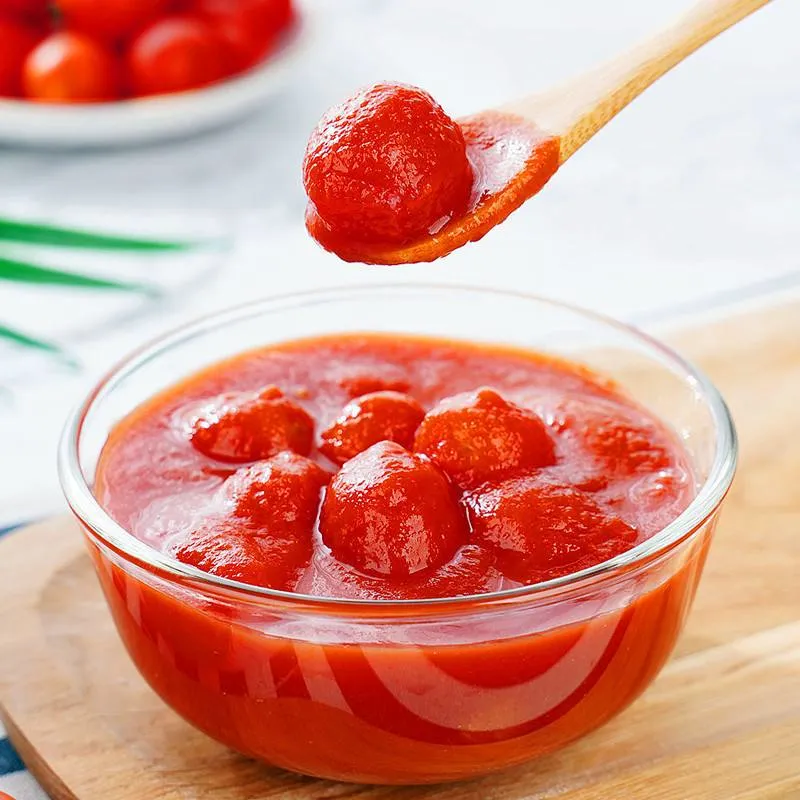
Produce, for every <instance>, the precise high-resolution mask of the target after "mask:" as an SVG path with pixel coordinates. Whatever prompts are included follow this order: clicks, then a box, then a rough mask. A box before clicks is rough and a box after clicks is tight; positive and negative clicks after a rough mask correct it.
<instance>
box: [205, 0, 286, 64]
mask: <svg viewBox="0 0 800 800" xmlns="http://www.w3.org/2000/svg"><path fill="white" fill-rule="evenodd" d="M195 11H196V13H198V14H199V15H200V16H201V17H203V18H204V19H205V20H207V21H208V22H209V23H210V24H211V25H213V26H214V28H215V29H216V30H217V31H218V32H219V33H220V35H221V36H222V38H223V39H224V40H225V43H226V45H227V47H228V48H229V51H230V56H231V59H232V64H233V69H234V70H236V71H237V72H238V71H241V70H245V69H248V68H249V67H252V66H253V65H254V64H256V63H258V62H259V61H262V60H263V59H264V58H265V57H266V56H267V54H268V53H269V52H270V51H271V50H272V49H273V48H274V47H275V45H276V43H277V41H278V38H279V36H280V34H281V33H282V32H283V31H284V30H285V29H286V28H287V27H288V26H289V25H290V24H291V22H292V20H293V18H294V11H293V8H292V4H291V2H290V0H196V2H195Z"/></svg>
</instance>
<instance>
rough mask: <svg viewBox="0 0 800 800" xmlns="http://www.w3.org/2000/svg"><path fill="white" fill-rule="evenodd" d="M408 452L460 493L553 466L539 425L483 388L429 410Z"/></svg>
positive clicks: (552, 454) (550, 448) (525, 412)
mask: <svg viewBox="0 0 800 800" xmlns="http://www.w3.org/2000/svg"><path fill="white" fill-rule="evenodd" d="M414 449H415V450H416V451H417V452H420V453H425V455H427V456H428V457H429V458H431V459H432V460H433V461H435V462H436V463H437V464H438V465H439V466H440V467H441V468H442V469H443V470H444V471H445V472H446V473H447V474H448V475H449V476H450V477H451V478H452V479H453V481H454V482H455V483H456V484H458V485H459V486H460V487H461V488H462V489H465V488H468V487H470V486H475V485H477V484H479V483H482V482H483V481H487V480H490V479H494V480H496V479H498V478H501V477H506V476H508V475H511V474H513V473H514V472H517V471H520V470H526V469H536V468H538V467H548V466H550V465H551V464H553V463H554V462H555V446H554V444H553V440H552V439H551V437H550V434H549V433H548V431H547V427H546V426H545V424H544V422H542V420H541V419H540V418H539V417H538V416H537V415H536V414H534V413H533V411H529V410H528V409H525V408H520V407H519V406H516V405H514V404H513V403H510V402H509V401H508V400H506V399H505V398H503V397H502V396H501V395H499V394H498V393H497V392H496V391H494V389H489V388H487V387H484V388H482V389H478V390H477V391H475V392H469V393H467V394H459V395H454V396H453V397H448V398H447V399H445V400H442V402H441V403H439V405H438V406H436V407H435V408H433V409H431V411H429V412H428V414H427V415H426V417H425V419H424V420H422V424H421V425H420V426H419V428H418V429H417V434H416V437H415V440H414Z"/></svg>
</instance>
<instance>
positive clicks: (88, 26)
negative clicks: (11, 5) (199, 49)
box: [0, 0, 171, 41]
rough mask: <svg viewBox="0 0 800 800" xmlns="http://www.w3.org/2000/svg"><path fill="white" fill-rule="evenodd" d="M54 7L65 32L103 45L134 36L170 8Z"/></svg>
mask: <svg viewBox="0 0 800 800" xmlns="http://www.w3.org/2000/svg"><path fill="white" fill-rule="evenodd" d="M2 1H3V0H0V2H2ZM16 2H22V0H16ZM31 2H32V0H31ZM57 4H58V9H59V11H61V13H62V14H63V16H64V20H65V22H66V24H67V27H68V28H70V29H75V30H79V31H82V32H83V33H87V34H89V35H90V36H94V37H96V38H99V39H104V40H106V41H117V40H120V39H124V38H126V37H128V36H131V35H133V34H135V33H136V32H137V31H139V30H141V29H142V28H143V27H144V26H145V25H147V24H149V23H150V22H153V21H154V20H155V19H157V18H158V17H159V16H161V15H163V14H165V13H166V12H167V11H168V10H169V8H170V6H171V3H170V0H57Z"/></svg>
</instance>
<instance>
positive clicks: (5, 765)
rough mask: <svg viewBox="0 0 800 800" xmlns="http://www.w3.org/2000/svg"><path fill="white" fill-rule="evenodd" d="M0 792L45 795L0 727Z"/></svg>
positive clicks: (22, 797)
mask: <svg viewBox="0 0 800 800" xmlns="http://www.w3.org/2000/svg"><path fill="white" fill-rule="evenodd" d="M19 527H20V525H11V526H6V527H4V528H0V537H3V536H5V535H6V534H8V533H11V531H13V530H15V529H16V528H19ZM0 792H5V793H6V794H8V795H9V796H10V797H14V798H16V800H43V799H44V798H46V795H45V794H44V792H43V791H42V789H41V787H40V786H39V785H38V784H37V783H36V781H35V780H34V779H33V776H32V775H30V774H29V773H28V772H27V771H26V769H25V764H23V763H22V759H21V758H20V757H19V754H18V753H17V751H16V750H15V749H14V748H13V747H12V746H11V742H10V741H9V740H8V737H7V736H6V733H5V730H4V729H3V727H2V725H0Z"/></svg>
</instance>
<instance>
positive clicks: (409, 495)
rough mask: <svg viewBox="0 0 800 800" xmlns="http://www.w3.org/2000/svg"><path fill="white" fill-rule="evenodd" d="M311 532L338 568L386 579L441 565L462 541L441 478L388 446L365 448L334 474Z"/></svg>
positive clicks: (462, 530)
mask: <svg viewBox="0 0 800 800" xmlns="http://www.w3.org/2000/svg"><path fill="white" fill-rule="evenodd" d="M319 529H320V533H321V534H322V540H323V541H324V542H325V544H326V545H328V547H330V549H331V552H332V553H333V555H334V556H335V557H336V558H338V559H339V561H344V562H345V563H347V564H351V565H352V566H354V567H356V569H359V570H361V571H362V572H365V573H367V574H368V575H376V576H378V577H390V578H407V577H408V576H410V575H414V574H415V573H417V572H421V571H422V570H427V569H429V568H432V567H439V566H442V565H443V564H445V563H446V562H447V561H449V560H450V559H451V558H452V557H453V554H454V553H455V552H456V550H457V549H458V547H459V546H460V545H462V544H464V543H465V542H466V539H467V534H468V531H467V524H466V517H465V515H464V513H463V511H462V509H461V508H460V506H459V504H458V500H457V499H456V496H455V493H454V492H453V489H452V487H451V486H450V483H449V482H448V480H447V478H446V477H445V475H444V473H442V472H441V470H439V468H438V467H437V466H436V465H435V464H432V463H431V462H430V461H428V460H427V459H426V458H425V457H424V456H418V455H415V454H413V453H409V452H408V450H406V449H405V448H403V447H401V446H400V445H399V444H395V443H394V442H380V443H378V444H375V445H373V446H372V447H370V448H369V449H368V450H365V451H364V452H363V453H359V454H358V455H357V456H356V457H355V458H351V459H350V461H348V462H347V463H346V464H345V465H344V466H343V467H342V468H341V470H339V472H338V474H337V475H336V476H335V477H334V479H333V480H332V481H331V485H330V486H329V487H328V491H327V492H326V494H325V500H324V501H323V503H322V512H321V515H320V521H319Z"/></svg>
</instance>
